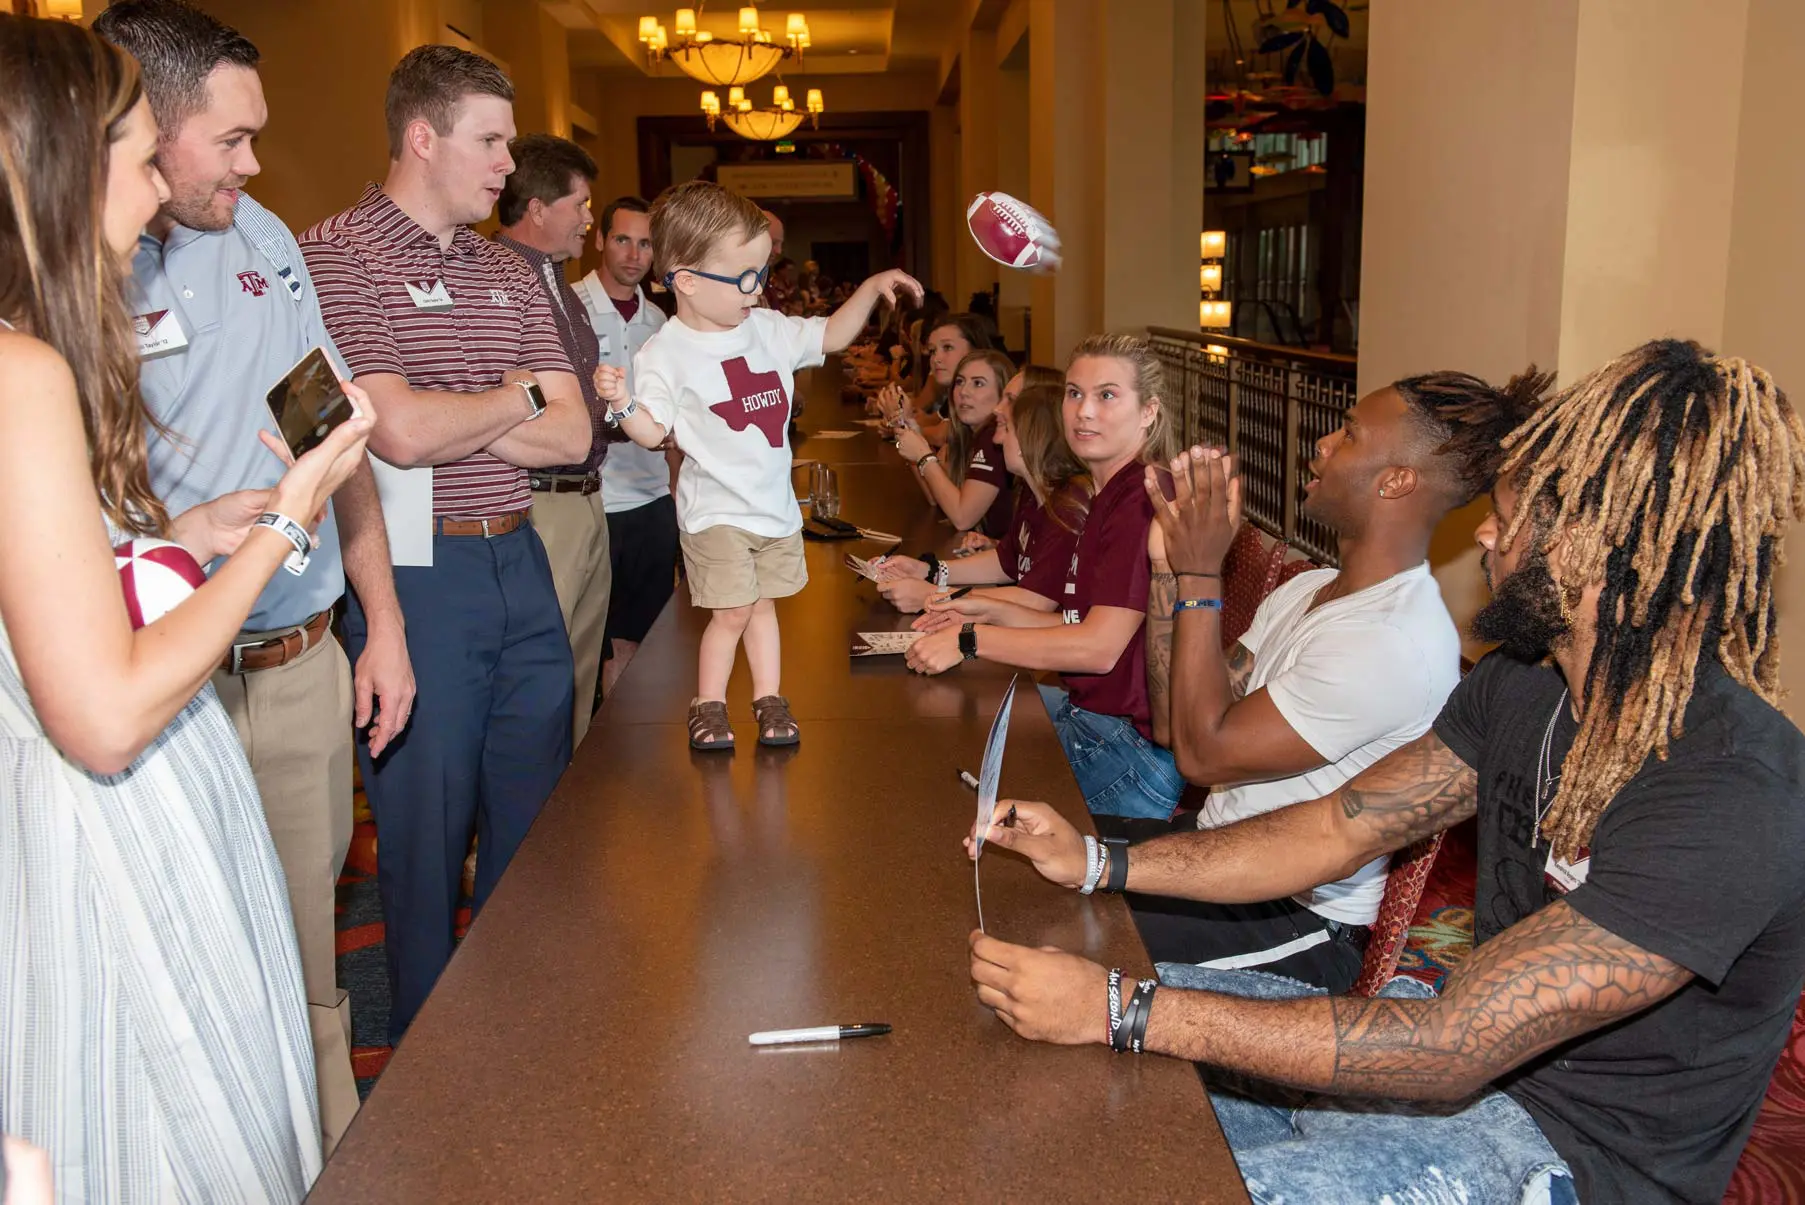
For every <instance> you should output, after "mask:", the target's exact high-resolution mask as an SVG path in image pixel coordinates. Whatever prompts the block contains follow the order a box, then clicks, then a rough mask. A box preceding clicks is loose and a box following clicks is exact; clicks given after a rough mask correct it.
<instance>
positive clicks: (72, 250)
mask: <svg viewBox="0 0 1805 1205" xmlns="http://www.w3.org/2000/svg"><path fill="white" fill-rule="evenodd" d="M0 78H5V79H8V80H12V81H13V85H12V91H11V93H10V94H9V96H8V98H7V102H6V104H5V105H4V106H0V756H3V758H4V765H0V776H4V781H6V782H7V784H8V786H7V791H6V793H5V796H4V798H3V799H0V899H3V900H5V901H7V906H6V907H5V908H3V909H0V967H5V968H6V972H7V973H6V975H5V976H4V978H0V1051H3V1052H4V1057H0V1119H3V1121H4V1126H5V1129H6V1131H7V1132H8V1133H10V1134H13V1135H16V1136H18V1137H20V1138H22V1139H24V1140H26V1141H28V1142H30V1143H31V1144H32V1145H34V1146H37V1147H40V1148H42V1149H43V1150H45V1151H47V1152H48V1154H49V1157H50V1160H51V1164H52V1168H53V1173H54V1176H55V1180H56V1185H57V1190H58V1193H59V1194H60V1195H61V1196H62V1197H64V1198H65V1199H71V1200H83V1201H109V1202H112V1201H119V1202H137V1201H159V1200H167V1199H173V1198H176V1197H181V1198H183V1199H191V1200H208V1201H239V1200H258V1201H294V1200H298V1199H299V1198H300V1197H301V1195H302V1194H303V1193H305V1191H306V1189H307V1187H308V1185H309V1184H310V1183H311V1182H312V1181H313V1179H314V1177H315V1176H316V1175H317V1174H318V1172H319V1168H320V1139H319V1125H318V1122H317V1119H316V1117H315V1108H316V1106H315V1098H314V1084H313V1055H312V1042H311V1038H310V1036H309V1031H308V1026H307V1015H306V1000H305V997H304V995H303V990H302V986H301V972H300V967H299V962H298V958H297V954H296V948H295V937H294V929H293V923H292V921H291V920H290V913H289V907H288V899H287V895H286V891H285V888H284V884H283V878H282V871H281V867H280V865H279V864H278V862H277V861H276V855H275V850H274V847H273V846H272V845H271V842H270V836H269V830H268V827H267V825H266V823H265V821H264V818H263V812H262V809H261V807H260V805H259V802H258V798H257V791H256V787H255V785H254V783H253V782H252V779H251V774H250V769H249V767H248V765H247V764H246V762H245V758H244V753H243V750H242V748H241V746H240V745H239V742H238V738H237V735H236V734H235V733H234V731H233V728H232V725H231V723H230V721H229V720H228V719H227V718H226V714H225V712H224V710H223V709H222V708H221V706H220V703H219V700H218V698H217V697H216V696H215V695H214V693H213V690H212V687H211V686H209V685H208V678H209V676H210V674H211V673H212V671H213V669H214V667H216V666H217V665H218V664H219V662H220V659H221V658H222V657H223V656H224V654H225V652H226V649H227V647H228V646H229V645H230V643H231V641H232V638H233V637H234V635H236V633H237V632H238V630H239V628H240V626H241V625H242V624H243V622H244V620H245V617H246V616H247V615H248V614H249V613H250V610H251V606H252V604H253V602H255V600H256V598H257V596H258V594H259V593H260V592H261V591H262V589H263V587H264V585H265V584H266V583H267V582H268V581H269V579H270V576H271V574H273V573H275V572H276V570H277V568H278V567H279V566H281V565H282V564H283V562H284V560H286V559H288V558H289V557H291V556H293V557H295V558H296V559H297V560H299V559H300V558H301V557H302V556H304V554H305V552H306V551H308V550H309V549H308V542H309V532H310V530H311V528H312V527H313V526H315V525H317V522H318V518H319V516H320V514H321V510H322V508H323V507H324V506H325V503H326V500H327V499H328V498H329V497H330V496H331V494H332V492H333V490H335V489H336V488H337V487H338V486H339V484H340V483H341V482H343V481H344V480H345V479H346V478H347V477H348V476H349V475H350V474H351V472H352V471H353V469H355V468H356V467H357V466H358V465H359V464H360V463H362V461H363V459H364V444H365V442H366V440H367V439H368V437H369V433H370V430H371V427H372V425H373V422H374V415H373V414H372V412H371V411H370V408H369V400H368V399H367V398H366V397H365V396H364V395H363V394H362V393H361V392H359V391H356V390H350V392H351V393H352V396H353V398H354V400H355V401H356V402H357V404H358V405H359V406H360V407H361V408H362V410H363V413H362V415H361V417H358V418H355V419H352V420H350V421H348V422H346V423H344V424H343V425H341V426H340V427H339V428H338V429H337V430H336V431H334V432H333V433H332V434H331V435H330V436H328V437H327V439H326V440H325V441H324V443H322V444H321V445H320V446H319V447H318V448H316V449H314V450H313V451H311V452H309V453H308V454H307V455H305V456H303V457H302V458H301V460H300V462H299V463H298V464H295V465H294V466H293V467H291V468H290V469H289V471H288V472H287V474H286V475H285V476H284V477H283V478H282V480H281V481H280V482H279V483H278V484H277V485H276V486H275V488H273V489H271V490H267V491H262V490H258V491H245V492H241V493H238V494H232V495H228V496H226V497H225V498H222V499H219V500H217V501H215V502H211V503H208V504H206V505H204V506H201V507H197V508H195V509H194V510H192V511H189V512H188V513H186V514H183V515H178V516H176V517H175V518H173V519H171V518H170V517H169V516H167V515H166V514H165V512H164V508H163V505H162V503H161V502H160V501H159V500H158V499H157V498H156V497H155V496H154V495H153V494H152V493H151V492H150V484H149V475H148V472H147V469H146V466H145V458H146V449H145V436H144V432H145V427H146V424H147V422H148V415H147V413H146V410H145V407H144V403H143V400H142V399H141V397H140V396H139V393H138V385H137V379H138V348H137V346H136V341H135V338H134V334H133V322H132V317H131V315H130V313H129V312H128V311H127V309H126V307H125V301H124V297H125V293H124V287H125V282H126V281H127V280H128V279H129V276H130V264H131V257H132V254H133V252H134V251H135V250H136V248H137V243H138V234H139V231H140V230H142V229H143V227H144V225H145V223H146V222H148V221H149V220H150V218H151V217H152V215H154V214H155V213H156V211H157V209H158V207H159V206H160V205H161V204H162V203H163V201H164V200H166V199H167V197H168V189H167V187H166V186H165V185H164V183H163V180H162V178H161V176H160V175H159V174H158V172H157V169H156V167H155V165H154V163H153V161H152V156H153V155H154V154H155V152H156V149H157V128H156V123H155V121H154V120H153V119H152V117H151V113H150V108H149V105H148V104H147V103H146V102H145V100H144V99H143V97H142V95H141V91H140V88H139V83H138V69H137V65H136V63H135V62H134V61H133V60H132V59H131V58H130V57H128V56H127V55H126V54H125V53H124V52H122V51H120V50H118V49H116V48H114V47H112V46H109V45H107V44H106V43H104V42H102V41H100V40H99V39H98V38H96V37H94V36H93V35H92V34H89V33H88V32H86V31H85V30H83V29H81V28H80V27H78V26H76V25H73V24H68V23H65V22H62V21H50V20H31V19H27V18H22V17H12V16H4V15H0ZM247 384H249V385H250V386H251V387H252V388H256V387H258V386H261V385H262V384H263V383H262V382H257V383H247ZM245 404H246V405H261V404H262V402H261V399H260V398H258V397H257V396H256V395H254V394H253V395H251V396H249V397H247V399H246V402H245ZM266 443H268V444H269V445H270V447H271V455H277V454H279V451H278V450H280V454H282V455H284V456H285V457H286V449H285V448H283V447H282V445H281V444H280V441H277V440H275V439H274V438H273V437H268V438H266ZM265 517H273V525H264V524H262V523H259V522H258V521H259V519H261V518H265ZM155 535H164V536H168V537H169V538H171V539H173V540H175V541H177V542H179V543H181V544H182V545H183V546H185V547H186V548H187V549H188V550H189V552H191V553H192V554H193V556H194V558H195V560H197V561H199V562H201V563H203V564H204V563H206V562H208V561H210V560H211V559H213V558H214V557H215V556H227V557H228V559H227V560H226V561H225V563H224V564H223V565H222V566H221V567H220V568H219V569H218V571H217V572H215V573H214V574H213V576H212V578H211V580H208V581H206V582H205V583H204V584H202V585H201V586H200V587H199V588H198V589H196V590H195V591H194V592H193V594H191V595H190V596H188V597H187V598H186V599H185V600H184V601H182V602H181V603H180V604H179V605H177V606H176V607H174V608H173V609H172V610H170V611H169V613H168V614H167V615H165V616H163V617H162V618H160V619H157V620H156V621H155V622H153V623H150V624H148V625H147V626H145V627H142V628H139V629H134V628H133V626H132V623H131V621H130V619H129V618H128V612H127V607H126V600H125V594H124V591H123V590H122V589H121V579H120V575H119V573H118V572H117V570H115V568H114V563H113V548H114V546H115V545H117V544H119V543H121V542H122V541H124V540H126V539H129V538H132V537H134V536H155Z"/></svg>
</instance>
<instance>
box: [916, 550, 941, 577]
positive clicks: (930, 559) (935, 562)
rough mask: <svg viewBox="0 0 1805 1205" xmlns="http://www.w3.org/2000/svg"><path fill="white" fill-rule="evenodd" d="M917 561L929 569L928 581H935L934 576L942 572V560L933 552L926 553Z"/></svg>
mask: <svg viewBox="0 0 1805 1205" xmlns="http://www.w3.org/2000/svg"><path fill="white" fill-rule="evenodd" d="M916 559H917V560H919V561H920V562H921V563H922V564H924V565H926V566H927V567H928V576H927V580H928V581H930V582H931V581H933V580H934V575H935V574H937V573H939V572H940V558H939V557H937V556H935V555H934V554H933V553H931V552H924V553H922V554H921V555H920V556H919V557H917V558H916Z"/></svg>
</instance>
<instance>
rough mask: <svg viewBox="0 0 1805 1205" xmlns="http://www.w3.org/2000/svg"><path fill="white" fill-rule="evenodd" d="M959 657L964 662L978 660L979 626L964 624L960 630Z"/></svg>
mask: <svg viewBox="0 0 1805 1205" xmlns="http://www.w3.org/2000/svg"><path fill="white" fill-rule="evenodd" d="M959 657H960V659H961V660H964V661H976V660H977V659H978V625H977V624H975V623H968V624H963V625H961V626H960V628H959Z"/></svg>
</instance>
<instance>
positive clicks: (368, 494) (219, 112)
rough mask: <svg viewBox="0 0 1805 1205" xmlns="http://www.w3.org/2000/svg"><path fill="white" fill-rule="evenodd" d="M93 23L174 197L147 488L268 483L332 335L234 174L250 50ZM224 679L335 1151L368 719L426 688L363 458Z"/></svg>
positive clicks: (251, 119) (268, 222) (307, 282)
mask: <svg viewBox="0 0 1805 1205" xmlns="http://www.w3.org/2000/svg"><path fill="white" fill-rule="evenodd" d="M95 31H96V32H97V33H99V34H100V35H101V36H103V37H105V38H107V39H108V40H110V41H112V42H114V43H116V44H118V45H120V46H123V47H124V48H125V49H127V50H129V51H131V52H132V53H133V54H134V55H135V56H136V57H137V58H138V60H139V62H140V63H141V64H142V66H143V79H144V90H145V94H146V95H147V96H148V97H149V99H150V103H151V108H152V111H153V112H154V113H155V115H156V118H157V123H158V126H159V128H160V139H159V147H158V154H157V164H158V166H159V167H160V168H161V169H162V172H163V175H164V177H165V179H166V180H167V181H168V183H169V189H170V198H169V201H168V203H166V204H165V205H164V207H163V209H162V211H161V212H160V213H159V214H158V215H157V217H156V219H155V220H154V221H153V222H152V223H151V225H150V227H149V228H148V229H147V230H146V231H145V233H144V234H143V236H142V237H141V238H140V239H139V244H138V253H137V257H136V259H135V261H134V263H133V280H132V287H131V304H132V307H133V313H134V315H135V316H137V317H138V318H139V319H140V321H139V322H138V323H137V326H138V328H139V330H140V349H141V351H142V352H143V353H144V356H145V359H144V363H143V370H142V374H141V383H142V389H143V393H144V400H145V402H146V403H147V404H148V406H149V408H150V411H151V413H152V415H154V416H155V417H156V419H157V421H158V422H159V423H160V424H161V425H162V427H163V430H161V431H153V432H152V433H151V440H150V471H151V484H152V487H153V488H154V489H155V491H156V493H157V494H158V496H159V497H161V498H162V499H163V501H164V502H165V503H167V504H168V506H169V507H170V509H171V511H172V512H180V511H183V510H186V509H188V508H189V507H190V506H193V505H195V504H196V503H199V502H205V501H208V500H210V499H212V498H215V497H218V496H220V495H222V494H226V493H230V492H233V491H240V490H248V491H261V490H267V489H268V488H269V487H271V486H273V485H274V484H275V483H276V482H277V481H278V480H279V479H280V478H281V476H282V474H283V472H284V469H285V466H284V465H283V463H282V462H281V461H280V460H279V459H278V458H277V457H276V456H274V455H273V454H272V453H271V452H270V450H269V449H268V448H266V447H265V446H264V445H263V444H262V442H261V441H260V440H259V439H258V432H259V431H269V432H272V433H275V432H276V431H277V428H276V425H275V420H274V417H273V416H272V415H271V414H270V411H269V407H268V405H267V404H266V402H265V400H264V397H265V394H266V393H267V391H268V390H269V388H270V386H271V385H273V384H274V383H275V382H276V381H277V380H278V379H279V378H281V377H282V376H283V375H284V374H285V373H287V372H288V370H289V369H290V368H291V367H293V366H294V365H295V363H296V362H297V361H299V360H300V359H301V358H302V357H303V356H304V355H306V354H307V353H308V352H310V351H311V350H312V349H314V348H316V347H320V348H324V349H325V351H326V353H327V355H328V356H329V357H331V359H332V361H333V362H334V364H335V365H337V366H338V368H339V371H340V372H341V373H344V372H345V369H344V365H343V361H342V360H341V359H340V358H339V355H338V351H337V349H336V348H335V347H334V346H333V343H332V339H331V338H330V337H329V336H328V335H327V333H326V328H325V324H324V323H323V322H322V321H321V318H320V305H319V300H318V298H317V297H315V295H314V291H313V283H312V281H311V279H310V278H309V277H308V274H307V266H306V264H305V262H304V261H303V260H302V258H301V252H300V249H299V248H298V247H297V246H296V244H295V240H294V236H293V235H292V234H291V233H290V232H289V231H288V229H287V227H285V226H284V225H283V224H282V223H281V222H280V221H279V220H278V219H277V218H276V217H275V216H274V215H272V214H271V213H270V212H269V211H268V210H266V209H264V208H263V207H262V206H260V205H258V204H257V203H256V202H255V201H252V200H251V199H250V198H249V197H246V196H243V195H241V194H240V192H239V189H240V187H241V186H242V185H243V184H244V183H245V181H247V180H248V179H249V178H250V177H252V176H254V175H256V174H257V172H258V171H259V170H260V169H259V166H258V163H257V159H256V156H255V154H254V152H253V151H252V147H251V143H252V140H253V139H254V138H255V136H256V134H257V132H258V130H259V129H261V128H262V126H263V124H264V122H265V120H266V119H267V116H268V110H267V108H266V107H265V105H264V100H263V88H262V84H261V83H260V82H259V80H258V76H257V70H256V65H257V61H258V54H257V49H256V47H254V46H252V45H251V43H250V42H248V41H247V40H245V38H243V37H242V36H241V35H240V34H238V33H237V32H236V31H235V30H232V29H230V28H228V27H226V26H225V25H222V24H220V23H219V22H218V21H216V20H214V19H213V18H212V17H210V16H207V15H206V14H204V13H201V12H199V11H198V10H196V9H194V8H192V7H189V6H188V5H186V4H183V3H179V2H178V0H123V2H122V3H117V4H114V5H113V6H112V7H111V8H109V9H108V10H107V11H106V12H105V13H103V14H102V15H101V16H100V17H99V18H98V19H97V20H96V22H95ZM347 574H348V575H349V576H350V579H351V582H352V584H353V585H354V586H355V587H356V588H357V591H358V594H359V596H360V597H361V598H362V600H363V604H364V609H365V611H366V612H367V614H368V616H369V623H370V636H369V643H368V646H367V647H366V650H365V652H364V654H363V656H362V657H360V658H359V660H358V664H357V669H356V674H355V676H353V674H352V672H351V669H350V666H349V664H348V663H347V661H346V658H345V654H344V652H343V650H342V649H341V647H340V646H339V643H338V641H337V640H335V639H334V638H333V637H332V634H331V631H330V627H329V625H330V622H331V617H332V611H333V608H334V607H335V606H336V605H337V603H338V601H339V599H340V598H342V597H343V596H344V593H345V579H346V576H347ZM213 685H214V687H215V688H216V689H217V691H218V692H219V697H220V700H221V701H222V702H223V703H224V704H225V705H226V710H227V711H228V712H229V713H230V714H231V716H232V720H233V723H234V724H235V725H236V726H237V728H238V733H239V737H240V739H241V740H242V741H243V742H244V746H245V752H246V753H247V755H248V756H249V758H250V763H251V769H252V771H253V773H254V774H255V775H256V779H257V788H258V792H259V794H260V795H261V796H262V798H263V807H264V814H265V816H266V818H267V819H268V821H269V827H270V835H271V836H272V837H273V838H274V841H275V845H276V852H277V855H278V856H279V857H280V858H281V861H282V869H283V871H284V873H285V874H286V876H287V879H288V893H289V904H290V908H291V910H292V912H293V914H294V923H295V934H296V937H297V939H298V942H299V945H300V950H301V966H302V973H303V977H304V979H305V986H306V990H307V1003H308V1020H309V1023H310V1026H311V1029H312V1033H313V1042H314V1056H315V1074H316V1081H317V1087H318V1091H319V1103H320V1127H321V1131H322V1138H323V1140H324V1144H325V1149H326V1151H327V1153H330V1152H331V1150H332V1148H333V1146H334V1144H335V1143H336V1142H337V1141H338V1138H339V1137H340V1136H341V1135H342V1134H343V1133H344V1130H345V1127H346V1126H348V1125H349V1124H350V1122H351V1118H352V1116H353V1115H354V1114H355V1113H356V1111H357V1106H358V1097H357V1083H356V1080H355V1079H354V1078H353V1076H352V1072H351V1057H350V1028H351V1026H350V1010H349V1006H348V1003H347V1000H346V996H345V993H344V992H342V991H340V990H339V988H338V981H337V973H336V969H335V956H336V934H335V932H334V910H335V898H334V888H335V886H336V884H337V881H338V874H339V870H340V868H341V867H342V866H343V864H344V859H345V853H346V850H347V848H348V847H349V844H350V839H351V763H352V740H353V719H354V716H353V697H354V696H355V723H356V725H357V726H358V727H362V726H364V725H365V724H366V723H369V722H370V721H371V719H372V710H373V704H374V709H375V715H374V720H375V722H374V724H373V725H371V729H370V743H371V747H372V749H373V750H380V749H381V747H382V746H384V745H386V744H387V743H388V742H389V741H390V740H391V739H393V738H394V737H395V736H396V735H397V734H398V733H399V732H400V731H401V729H402V728H403V726H405V724H406V723H407V715H408V711H409V709H410V708H411V706H412V703H413V695H414V678H413V669H412V666H411V664H410V662H409V660H408V654H407V643H406V639H405V637H404V635H403V630H402V619H401V610H400V606H399V604H398V603H397V601H396V597H395V587H394V580H393V576H392V574H391V572H390V569H389V552H388V536H387V533H386V531H385V530H384V527H383V520H382V508H381V504H380V502H379V501H378V498H377V493H376V483H375V478H374V476H373V475H372V473H371V472H370V470H369V468H368V466H365V467H364V468H363V469H361V470H360V471H359V472H358V474H357V475H356V476H354V477H352V478H351V480H350V481H348V482H346V483H345V485H344V486H343V487H342V488H341V489H340V490H339V492H338V494H337V496H336V500H335V502H334V504H333V506H332V507H331V508H329V511H328V514H327V517H326V519H325V521H324V522H323V523H322V524H321V525H320V528H319V547H318V548H317V549H316V550H315V552H314V553H313V556H312V558H311V560H310V561H309V562H308V565H307V568H306V571H305V572H304V573H302V574H301V575H300V576H298V577H297V576H293V575H290V574H287V573H279V574H277V575H276V576H275V578H273V579H272V580H271V582H270V584H269V587H268V588H267V589H266V590H265V591H264V592H263V594H262V596H261V597H260V598H259V599H258V600H257V605H256V607H255V609H253V610H252V612H251V614H250V617H249V619H248V620H247V624H246V630H245V631H243V632H241V633H240V634H239V637H238V639H237V640H236V641H235V642H234V643H233V646H232V649H231V651H230V652H229V654H228V655H227V657H226V659H225V662H224V663H223V664H222V665H221V666H220V668H219V669H218V671H216V672H215V673H214V675H213Z"/></svg>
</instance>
